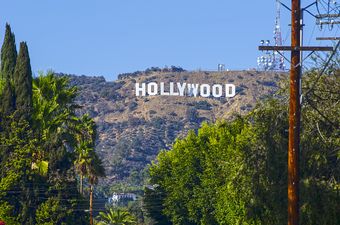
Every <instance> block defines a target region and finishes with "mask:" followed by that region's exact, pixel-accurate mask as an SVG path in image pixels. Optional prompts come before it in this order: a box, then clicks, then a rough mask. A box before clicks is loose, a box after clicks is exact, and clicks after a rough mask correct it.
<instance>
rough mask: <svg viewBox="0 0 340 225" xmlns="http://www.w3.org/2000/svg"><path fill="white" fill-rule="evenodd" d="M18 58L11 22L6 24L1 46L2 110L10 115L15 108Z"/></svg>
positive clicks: (0, 84) (0, 79)
mask: <svg viewBox="0 0 340 225" xmlns="http://www.w3.org/2000/svg"><path fill="white" fill-rule="evenodd" d="M16 60H17V50H16V46H15V36H14V34H13V33H12V31H11V27H10V25H9V24H6V32H5V38H4V42H3V44H2V47H1V67H0V100H1V102H2V103H1V108H0V110H1V112H2V114H3V115H4V116H5V115H10V114H11V113H12V112H13V111H14V109H15V99H14V90H13V73H14V70H15V65H16Z"/></svg>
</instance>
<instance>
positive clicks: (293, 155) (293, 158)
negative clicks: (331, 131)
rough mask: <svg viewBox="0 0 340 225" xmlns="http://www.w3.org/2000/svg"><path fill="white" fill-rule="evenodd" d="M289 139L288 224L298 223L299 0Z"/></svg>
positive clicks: (296, 4) (294, 19)
mask: <svg viewBox="0 0 340 225" xmlns="http://www.w3.org/2000/svg"><path fill="white" fill-rule="evenodd" d="M291 10H292V11H291V13H292V22H291V24H292V30H291V47H292V52H291V64H290V98H289V141H288V225H298V224H299V152H300V115H301V104H300V77H301V60H300V49H299V48H300V44H301V36H300V34H301V33H300V30H301V24H300V19H301V2H300V0H292V9H291Z"/></svg>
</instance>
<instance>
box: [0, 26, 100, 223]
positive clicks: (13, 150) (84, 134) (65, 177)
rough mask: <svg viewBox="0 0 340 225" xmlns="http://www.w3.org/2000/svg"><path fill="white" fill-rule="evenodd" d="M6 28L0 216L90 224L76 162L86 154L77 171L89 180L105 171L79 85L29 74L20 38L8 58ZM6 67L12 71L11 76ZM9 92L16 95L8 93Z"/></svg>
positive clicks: (0, 133) (0, 116)
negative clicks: (81, 102) (81, 110)
mask: <svg viewBox="0 0 340 225" xmlns="http://www.w3.org/2000/svg"><path fill="white" fill-rule="evenodd" d="M6 29H7V30H6V37H5V42H4V45H3V48H2V55H1V60H2V61H1V63H2V64H1V65H2V67H1V69H2V70H1V72H2V74H7V75H6V76H5V82H7V83H8V84H9V85H8V86H5V87H4V90H3V94H2V98H1V100H2V101H1V102H0V103H1V105H0V106H1V107H0V109H1V111H0V205H1V207H0V220H3V221H5V222H7V224H9V225H16V224H22V225H28V224H29V225H33V224H39V225H49V224H51V225H52V224H53V225H67V224H69V225H73V224H84V225H85V224H88V223H89V218H88V213H86V212H85V210H86V209H88V208H89V201H88V200H87V199H86V198H85V197H87V196H86V193H84V192H83V191H82V192H80V191H79V185H78V183H79V182H78V180H79V179H78V174H77V172H79V171H78V170H77V167H76V166H75V165H77V164H78V161H77V160H79V159H80V158H82V155H84V154H86V155H87V158H86V160H87V161H86V162H87V164H86V166H87V168H88V169H87V170H86V173H85V174H80V175H81V180H82V179H84V178H85V179H87V180H88V182H89V183H90V184H91V185H92V186H93V185H94V184H96V182H97V181H98V177H100V176H103V175H104V169H103V167H102V166H101V161H100V159H99V158H98V156H97V155H96V153H95V151H94V143H95V139H96V127H95V125H94V121H93V120H92V119H91V118H90V117H88V115H83V116H78V115H77V114H76V109H77V108H78V106H77V105H76V104H74V99H75V97H76V95H77V90H76V88H74V87H70V86H69V83H68V79H67V78H65V77H57V76H55V75H53V73H48V74H47V75H43V74H40V76H39V77H38V78H36V79H34V80H33V79H32V72H31V66H30V59H29V53H28V48H27V45H26V43H24V42H22V43H21V44H20V51H19V55H18V57H17V59H16V63H15V64H14V65H12V64H10V63H9V62H13V59H12V58H10V59H9V58H8V57H10V56H13V54H9V53H8V52H9V50H7V49H6V48H8V46H10V47H13V46H12V45H13V43H14V35H13V34H12V33H11V32H10V28H9V26H7V27H6ZM11 35H12V36H13V37H11ZM7 42H10V43H11V44H9V43H7ZM10 49H11V51H14V50H15V43H14V50H13V48H10ZM15 52H16V50H15ZM3 65H4V66H3ZM9 65H12V67H9ZM9 68H12V70H10V69H9ZM13 68H15V69H13ZM8 71H10V72H11V73H12V72H13V71H14V75H13V77H11V76H12V75H11V76H10V75H8V74H9V72H8ZM10 92H11V93H10ZM9 93H10V94H11V95H12V96H14V98H8V97H6V94H9ZM8 105H11V106H13V108H12V109H11V110H8ZM84 143H85V145H86V148H82V146H83V145H84ZM80 149H82V150H80ZM84 152H85V153H84Z"/></svg>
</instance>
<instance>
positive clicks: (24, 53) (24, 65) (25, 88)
mask: <svg viewBox="0 0 340 225" xmlns="http://www.w3.org/2000/svg"><path fill="white" fill-rule="evenodd" d="M14 87H15V101H16V108H17V109H18V110H19V111H22V112H25V113H28V112H29V110H30V109H31V108H32V70H31V63H30V57H29V54H28V47H27V44H26V42H21V43H20V50H19V55H18V58H17V63H16V66H15V71H14Z"/></svg>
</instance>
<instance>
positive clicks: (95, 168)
mask: <svg viewBox="0 0 340 225" xmlns="http://www.w3.org/2000/svg"><path fill="white" fill-rule="evenodd" d="M90 162H91V163H90V164H88V167H87V168H88V179H89V183H90V224H91V225H93V209H92V206H93V191H94V185H96V184H97V183H98V179H99V177H104V176H105V170H104V167H103V165H102V161H101V160H100V159H99V157H98V155H97V154H96V153H95V151H94V150H92V151H90Z"/></svg>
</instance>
